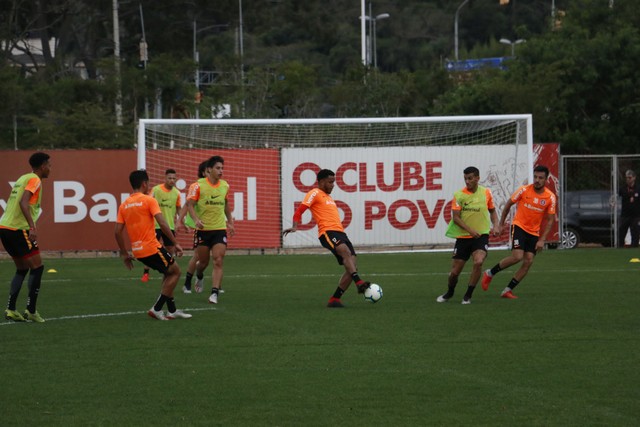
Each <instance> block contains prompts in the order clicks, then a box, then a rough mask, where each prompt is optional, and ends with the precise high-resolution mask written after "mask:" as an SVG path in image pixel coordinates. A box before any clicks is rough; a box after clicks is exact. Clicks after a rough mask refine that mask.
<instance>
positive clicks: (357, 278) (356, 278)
mask: <svg viewBox="0 0 640 427" xmlns="http://www.w3.org/2000/svg"><path fill="white" fill-rule="evenodd" d="M351 279H353V283H355V284H356V285H361V284H362V279H361V278H360V276H358V272H357V271H356V272H355V273H353V274H352V275H351Z"/></svg>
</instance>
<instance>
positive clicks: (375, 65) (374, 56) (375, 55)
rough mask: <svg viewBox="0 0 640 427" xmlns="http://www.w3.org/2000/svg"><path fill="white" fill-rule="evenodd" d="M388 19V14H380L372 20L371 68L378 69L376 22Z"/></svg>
mask: <svg viewBox="0 0 640 427" xmlns="http://www.w3.org/2000/svg"><path fill="white" fill-rule="evenodd" d="M390 17H391V15H389V14H388V13H381V14H380V15H376V17H375V18H373V19H372V21H373V68H378V49H377V44H376V40H377V38H378V35H377V34H376V22H377V21H378V20H379V19H387V18H390Z"/></svg>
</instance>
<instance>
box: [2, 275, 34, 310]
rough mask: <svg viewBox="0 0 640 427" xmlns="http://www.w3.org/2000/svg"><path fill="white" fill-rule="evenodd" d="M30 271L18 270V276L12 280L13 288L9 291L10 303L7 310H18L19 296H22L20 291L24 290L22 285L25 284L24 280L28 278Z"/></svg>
mask: <svg viewBox="0 0 640 427" xmlns="http://www.w3.org/2000/svg"><path fill="white" fill-rule="evenodd" d="M28 272H29V269H24V270H16V275H15V276H13V279H11V288H10V290H9V301H8V302H7V309H8V310H13V311H15V309H16V301H17V300H18V295H20V289H22V283H23V282H24V278H25V277H26V276H27V273H28Z"/></svg>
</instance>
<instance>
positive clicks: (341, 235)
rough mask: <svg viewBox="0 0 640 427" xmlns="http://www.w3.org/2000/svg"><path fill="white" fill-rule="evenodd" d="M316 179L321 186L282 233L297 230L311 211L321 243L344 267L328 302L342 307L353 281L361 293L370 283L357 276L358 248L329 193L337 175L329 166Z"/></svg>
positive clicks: (330, 304)
mask: <svg viewBox="0 0 640 427" xmlns="http://www.w3.org/2000/svg"><path fill="white" fill-rule="evenodd" d="M316 178H317V179H318V187H317V188H314V189H313V190H311V191H309V192H308V193H307V194H306V195H305V196H304V200H303V201H302V203H300V206H298V209H297V210H296V212H295V213H294V214H293V226H292V227H291V228H287V229H286V230H283V231H282V236H283V237H284V236H286V235H287V234H289V233H294V232H295V231H296V230H297V229H298V224H299V223H300V221H301V220H302V214H303V213H304V212H305V211H306V210H307V209H309V210H311V215H313V219H314V220H315V222H316V223H317V224H318V239H319V240H320V244H321V245H322V246H323V247H325V248H327V249H328V250H329V251H330V252H331V253H332V254H333V255H334V256H335V257H336V259H337V260H338V264H340V265H342V266H344V273H343V274H342V277H340V281H339V282H338V287H337V288H336V290H335V292H334V293H333V296H331V298H329V302H328V303H327V307H331V308H342V307H344V305H343V304H342V301H341V300H340V298H341V297H342V294H344V293H345V291H346V290H347V289H348V288H349V285H350V284H351V281H353V282H354V283H355V284H356V287H357V288H358V293H364V291H365V289H367V288H368V287H369V285H370V283H369V282H365V281H364V280H362V279H361V278H360V276H359V275H358V266H357V263H356V259H357V256H356V251H355V249H354V248H353V245H352V244H351V241H350V240H349V237H347V234H346V233H345V232H344V227H343V226H342V221H341V220H340V213H339V212H338V207H337V206H336V202H334V200H333V199H332V198H331V196H330V194H331V192H332V191H333V187H334V186H335V183H336V174H335V173H334V172H333V171H331V170H329V169H322V170H321V171H320V172H318V175H317V176H316Z"/></svg>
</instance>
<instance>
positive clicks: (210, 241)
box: [194, 230, 227, 249]
mask: <svg viewBox="0 0 640 427" xmlns="http://www.w3.org/2000/svg"><path fill="white" fill-rule="evenodd" d="M194 237H195V242H194V243H195V244H196V246H206V247H208V248H209V249H211V248H212V247H213V246H214V245H217V244H218V243H222V244H223V245H225V246H226V245H227V230H206V231H205V230H197V231H196V234H195V236H194Z"/></svg>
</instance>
